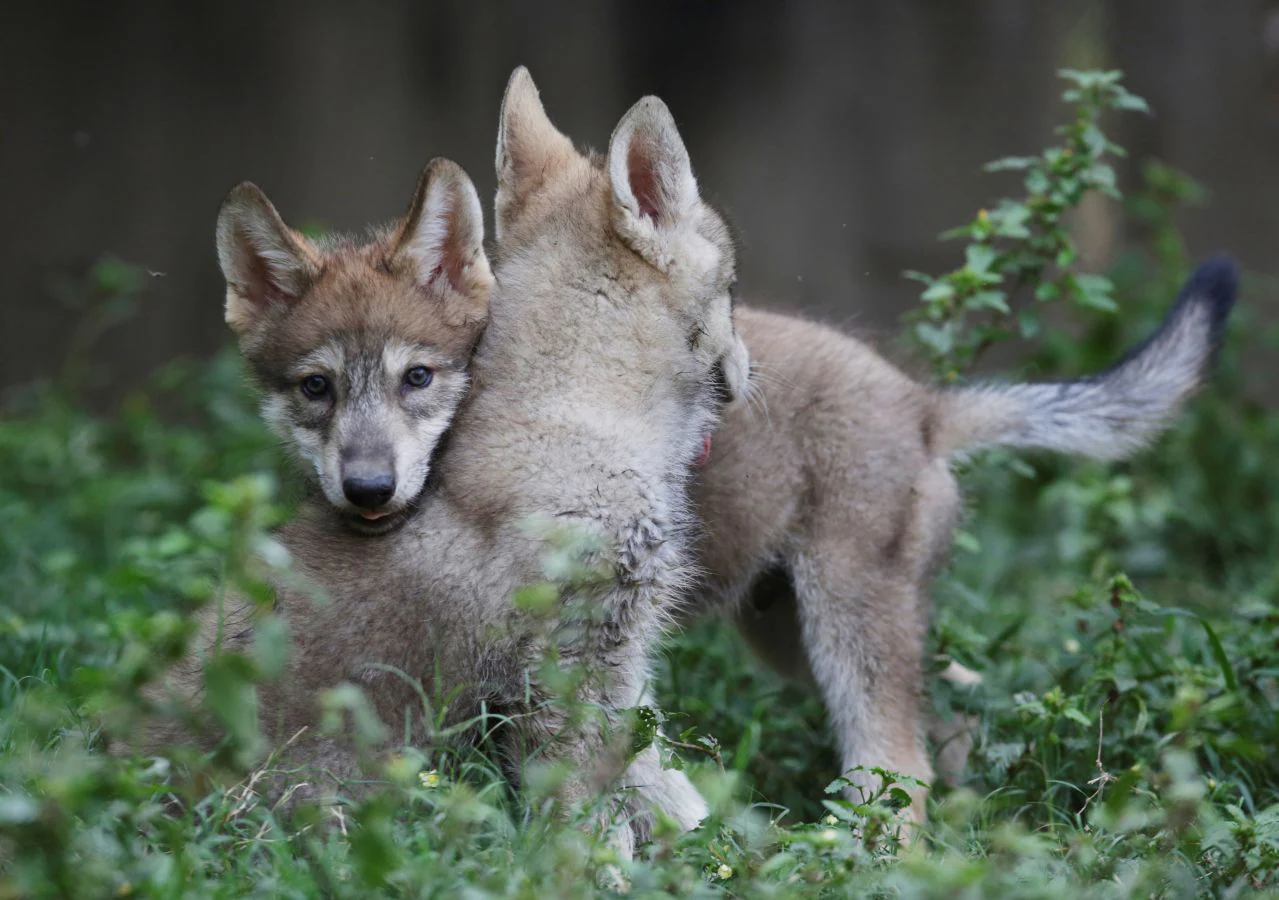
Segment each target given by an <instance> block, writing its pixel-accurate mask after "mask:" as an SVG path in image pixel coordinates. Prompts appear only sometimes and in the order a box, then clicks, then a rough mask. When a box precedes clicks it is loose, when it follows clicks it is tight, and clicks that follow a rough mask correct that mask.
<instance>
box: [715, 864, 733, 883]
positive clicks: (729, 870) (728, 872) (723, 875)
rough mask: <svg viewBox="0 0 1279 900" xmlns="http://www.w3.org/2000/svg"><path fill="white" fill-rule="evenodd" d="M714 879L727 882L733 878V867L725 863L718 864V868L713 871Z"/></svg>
mask: <svg viewBox="0 0 1279 900" xmlns="http://www.w3.org/2000/svg"><path fill="white" fill-rule="evenodd" d="M715 877H716V878H718V879H719V880H720V881H728V879H730V878H732V877H733V867H732V866H730V865H728V864H727V863H720V864H719V868H718V869H716V870H715Z"/></svg>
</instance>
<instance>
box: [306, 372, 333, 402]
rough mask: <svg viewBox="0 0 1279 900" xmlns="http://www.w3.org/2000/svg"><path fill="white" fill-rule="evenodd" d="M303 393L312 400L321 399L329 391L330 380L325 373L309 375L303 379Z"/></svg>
mask: <svg viewBox="0 0 1279 900" xmlns="http://www.w3.org/2000/svg"><path fill="white" fill-rule="evenodd" d="M302 393H303V394H305V395H306V396H307V397H309V398H310V399H312V400H319V399H321V398H322V397H325V396H326V395H327V394H328V393H329V380H328V379H327V378H325V377H324V376H323V375H308V376H306V377H305V378H303V379H302Z"/></svg>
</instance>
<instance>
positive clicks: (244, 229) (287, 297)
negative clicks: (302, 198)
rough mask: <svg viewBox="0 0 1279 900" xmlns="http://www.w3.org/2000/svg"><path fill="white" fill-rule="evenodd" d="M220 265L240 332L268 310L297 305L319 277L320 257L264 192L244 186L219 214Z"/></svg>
mask: <svg viewBox="0 0 1279 900" xmlns="http://www.w3.org/2000/svg"><path fill="white" fill-rule="evenodd" d="M218 263H219V264H220V265H221V267H222V277H223V278H225V279H226V284H227V294H226V320H227V323H228V324H229V325H230V326H231V327H232V328H233V329H234V330H235V331H237V332H241V331H243V330H244V329H245V328H248V327H250V326H251V325H253V323H254V322H256V321H257V320H258V319H259V317H261V316H262V315H263V314H264V313H265V312H266V311H267V309H268V308H269V307H271V306H273V305H277V304H286V303H295V302H297V300H298V299H299V298H300V297H301V296H302V295H303V294H305V293H306V290H307V288H308V287H310V285H311V283H312V282H313V281H314V280H315V277H316V276H317V275H318V274H319V271H320V261H319V254H318V253H317V251H316V249H315V247H314V246H313V245H312V244H311V242H310V241H308V240H307V239H306V238H305V237H303V236H302V235H300V234H298V233H297V232H295V231H293V230H292V229H291V228H289V227H288V226H287V225H285V224H284V220H283V219H281V218H280V214H279V213H278V212H276V211H275V207H274V206H272V205H271V201H270V200H268V199H267V198H266V194H264V193H262V191H261V189H260V188H259V187H258V186H257V185H255V184H250V183H249V182H247V181H246V182H243V183H242V184H239V185H236V187H235V188H234V189H233V190H232V191H231V193H230V194H228V195H227V198H226V199H225V200H223V201H222V208H221V209H219V210H218Z"/></svg>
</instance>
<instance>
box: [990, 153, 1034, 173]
mask: <svg viewBox="0 0 1279 900" xmlns="http://www.w3.org/2000/svg"><path fill="white" fill-rule="evenodd" d="M1037 162H1039V157H1037V156H1005V157H1004V158H1002V159H996V160H993V161H991V162H988V163H986V165H984V166H982V168H983V169H984V170H985V171H987V172H1007V171H1018V170H1021V169H1029V168H1030V167H1031V166H1033V165H1034V164H1035V163H1037Z"/></svg>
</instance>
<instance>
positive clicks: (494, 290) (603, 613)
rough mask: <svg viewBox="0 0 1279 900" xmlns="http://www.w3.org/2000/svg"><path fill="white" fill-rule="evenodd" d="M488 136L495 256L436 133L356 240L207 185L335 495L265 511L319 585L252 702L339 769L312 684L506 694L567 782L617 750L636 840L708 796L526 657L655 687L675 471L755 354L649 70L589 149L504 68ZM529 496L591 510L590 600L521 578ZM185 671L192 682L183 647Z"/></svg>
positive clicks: (392, 694)
mask: <svg viewBox="0 0 1279 900" xmlns="http://www.w3.org/2000/svg"><path fill="white" fill-rule="evenodd" d="M497 158H498V172H499V193H498V205H499V209H500V210H501V219H500V222H501V229H502V231H501V241H500V248H499V249H500V256H499V262H498V265H497V267H496V272H495V278H494V277H492V276H490V273H489V268H488V265H487V263H486V261H485V257H484V254H483V250H482V247H481V238H482V229H481V213H480V208H479V205H478V202H477V200H476V198H475V193H474V190H473V188H472V187H471V185H470V182H469V180H467V179H466V177H465V175H464V174H463V173H462V172H461V170H460V169H458V168H457V167H456V166H454V165H452V164H449V163H443V162H437V163H435V164H433V165H432V166H431V167H430V168H429V169H428V170H427V173H426V174H425V176H424V177H423V179H422V183H421V186H420V188H419V191H418V194H417V196H416V197H415V199H414V201H413V204H412V207H411V209H410V212H409V214H408V216H406V218H405V219H404V220H403V221H402V222H401V223H399V224H397V225H396V226H395V227H393V228H390V229H387V230H384V231H381V232H375V233H374V234H373V235H372V237H371V238H370V239H368V240H367V241H364V242H358V241H351V240H339V241H336V242H331V243H326V244H320V243H315V242H311V241H308V240H307V239H306V238H304V237H302V236H301V235H299V234H298V233H296V232H294V231H292V230H290V229H289V228H287V227H286V226H285V225H284V223H283V222H282V221H281V220H280V217H279V216H278V214H277V213H276V212H275V210H274V209H273V208H272V207H271V206H270V204H269V203H268V202H267V201H266V199H265V197H263V196H262V194H261V192H259V191H257V190H256V189H254V188H252V187H247V186H246V187H241V188H239V189H237V190H236V191H234V192H232V194H231V196H230V197H229V198H228V200H227V202H226V203H225V204H224V207H223V209H222V212H221V215H220V217H219V225H218V245H219V257H220V259H221V261H222V266H223V271H224V274H225V275H226V279H227V319H228V321H229V322H230V323H231V325H232V327H233V328H234V329H235V331H236V333H237V335H238V336H239V339H240V344H241V347H242V349H243V351H244V354H245V356H246V357H247V358H248V360H249V363H250V367H251V368H252V370H253V372H254V373H255V374H256V376H257V379H258V381H259V382H260V383H261V385H262V388H263V390H264V392H265V401H264V409H265V412H266V416H267V418H268V419H269V420H270V421H271V422H272V423H273V424H274V426H275V428H276V429H277V431H279V432H280V433H281V434H282V435H284V437H285V438H286V439H287V440H289V441H290V442H291V443H292V444H293V445H294V447H295V448H296V449H297V451H298V453H299V455H300V456H302V457H303V458H304V459H306V460H307V461H308V462H309V463H310V465H311V467H312V468H313V470H314V474H315V478H314V481H315V483H316V485H317V486H318V489H319V492H322V494H323V498H324V499H323V500H318V499H317V500H315V501H313V502H310V503H308V504H306V505H305V506H304V508H303V510H302V511H301V513H300V515H299V517H298V519H297V520H296V521H295V522H293V523H291V524H290V525H288V526H287V527H286V528H285V529H284V530H283V532H282V535H281V539H282V541H283V543H284V544H285V546H286V547H288V549H289V550H290V552H291V553H292V555H293V559H294V569H295V572H297V573H299V574H300V575H302V576H303V577H305V578H306V579H307V580H308V581H310V582H312V583H313V584H316V585H319V586H321V587H322V588H323V590H324V592H325V593H326V594H327V597H328V602H327V603H324V604H317V603H314V602H312V600H311V599H309V597H308V596H306V595H305V594H304V593H302V592H299V591H297V590H294V589H291V588H289V587H287V586H280V587H279V588H278V590H277V595H276V602H275V607H274V609H275V612H276V614H278V615H279V616H281V617H282V618H283V619H284V621H285V622H286V623H287V625H288V628H289V631H290V634H291V638H292V644H293V647H292V652H291V653H290V655H289V658H288V665H287V670H286V672H285V674H284V676H283V677H282V678H281V679H279V680H278V681H277V682H274V683H271V684H267V685H263V686H262V687H261V688H260V710H261V719H262V721H263V723H264V725H265V727H266V728H267V729H268V730H269V733H270V734H271V735H272V736H273V737H274V738H275V739H277V741H283V740H284V739H286V738H288V737H290V736H292V735H294V734H296V733H298V732H299V731H301V732H303V736H302V737H301V738H300V739H299V740H297V741H295V742H294V743H293V744H292V745H291V749H290V753H291V756H292V758H293V759H294V760H299V761H301V762H303V763H306V764H308V765H309V766H311V767H313V768H314V769H316V770H319V772H328V773H330V774H332V775H334V776H337V777H338V778H343V777H346V776H350V775H352V774H354V773H355V771H356V763H355V760H354V757H353V756H352V754H351V753H350V751H349V748H348V747H347V746H346V744H345V743H344V742H343V741H341V740H340V739H336V738H332V737H327V736H323V735H320V734H317V733H316V729H315V728H314V726H315V724H316V722H317V712H318V710H317V695H318V694H319V693H320V692H322V691H323V689H325V688H329V687H332V686H334V685H337V684H339V683H341V682H353V683H356V684H358V685H360V686H361V687H362V688H363V689H364V691H365V693H366V695H367V697H368V700H369V702H370V703H371V705H372V707H373V709H374V710H375V711H376V713H377V715H378V716H379V718H380V719H381V720H382V721H383V722H384V723H386V724H387V725H388V726H390V733H392V734H395V735H406V736H407V737H408V739H409V740H410V741H414V742H416V741H423V740H426V739H427V738H428V737H429V726H430V723H427V722H424V721H423V719H424V715H423V713H422V709H421V702H420V696H421V694H422V693H423V692H425V694H426V696H427V697H429V698H431V699H432V700H439V699H441V698H447V701H448V702H447V705H448V710H449V713H450V715H451V717H452V719H453V720H467V719H469V718H471V717H473V716H474V715H475V714H476V713H477V712H478V711H479V710H480V709H481V705H482V704H487V706H488V707H489V708H491V709H496V710H498V711H500V712H503V713H506V714H507V715H509V717H510V724H509V725H507V726H506V727H504V728H503V729H502V735H503V738H502V739H503V740H504V741H505V743H506V744H507V746H508V747H509V751H510V752H509V753H508V756H509V757H510V758H511V759H512V760H519V759H520V758H521V757H522V755H523V754H524V753H525V752H527V751H529V750H531V749H534V748H536V749H538V750H539V752H540V754H541V758H542V759H545V760H548V761H553V762H561V763H564V764H566V765H567V767H568V768H569V769H570V770H571V771H572V772H573V773H574V774H575V775H576V780H569V781H566V782H565V783H564V785H563V787H562V788H561V790H560V797H561V800H562V801H564V803H565V804H566V805H568V806H572V805H577V804H582V803H585V802H587V801H588V800H590V799H591V798H592V797H593V795H594V794H595V793H596V792H597V789H598V788H599V787H600V786H601V785H602V784H604V783H607V782H616V781H617V780H618V779H620V783H621V784H623V785H625V786H628V787H631V788H633V789H634V790H633V791H632V792H631V793H630V794H629V797H630V798H631V799H630V800H629V801H628V802H629V804H630V805H629V812H631V813H632V814H633V815H632V816H631V819H632V821H631V822H630V824H629V825H628V826H627V827H624V828H622V829H620V831H619V832H618V833H617V840H618V842H619V844H620V846H621V847H622V849H623V850H628V849H629V847H630V846H631V844H632V842H633V839H634V837H635V835H636V834H637V833H638V834H641V835H642V834H643V832H644V830H645V829H646V828H647V826H648V824H649V821H650V819H649V817H648V816H647V814H646V813H647V811H648V810H650V809H652V808H653V807H656V808H658V809H661V810H662V811H663V812H665V813H666V814H667V815H669V816H671V817H672V818H674V819H675V820H676V821H677V822H678V823H679V824H680V825H681V826H683V827H685V828H689V827H692V826H694V825H695V824H696V823H697V822H698V821H699V820H700V819H701V818H702V817H703V816H704V815H705V811H706V807H705V804H704V802H703V801H702V799H701V797H700V796H699V795H698V794H697V792H696V791H695V790H694V789H693V788H692V786H691V784H690V783H689V782H688V781H687V779H686V778H685V776H684V775H683V774H682V773H680V772H677V771H673V770H667V769H664V768H663V767H662V766H661V765H660V761H659V759H658V755H657V751H656V750H655V749H654V748H651V747H650V748H649V749H647V750H645V751H643V752H642V753H641V754H640V755H639V756H638V757H637V758H635V759H633V760H632V761H630V762H629V764H628V763H627V762H626V757H627V753H626V752H625V750H626V746H627V745H626V742H625V740H624V735H622V734H621V733H620V730H619V729H609V728H605V727H602V726H601V724H600V723H599V721H598V719H595V718H592V717H589V716H587V717H585V718H584V720H583V721H578V720H574V721H572V722H568V721H566V717H565V715H564V713H563V709H562V707H560V706H557V705H554V704H551V703H548V702H546V701H547V700H548V699H549V698H548V691H547V689H545V688H544V687H543V685H542V684H541V681H540V677H539V669H538V667H539V665H540V664H541V663H542V662H543V660H544V658H545V656H546V650H547V648H548V647H554V649H555V651H556V652H557V653H558V657H559V659H560V660H561V661H562V662H564V663H566V664H573V663H578V662H580V663H583V664H584V665H585V667H586V670H587V673H588V677H587V678H586V680H585V682H584V685H583V686H582V687H581V688H580V690H579V699H580V700H581V701H582V702H583V703H585V704H587V705H589V706H590V707H593V708H597V709H602V710H604V711H605V713H607V714H608V715H609V716H611V717H612V718H617V715H616V714H617V713H619V712H620V711H622V710H626V709H629V708H631V707H634V706H636V705H638V704H640V703H641V702H642V700H643V698H644V693H645V690H646V685H647V682H648V677H649V675H648V666H649V659H650V655H651V652H652V650H653V646H654V642H655V641H656V640H657V638H658V637H659V635H660V633H661V631H662V629H663V628H664V627H665V626H666V625H667V624H668V623H669V622H670V621H672V619H673V618H674V615H675V607H676V605H677V604H678V602H679V600H680V598H681V596H682V595H683V593H684V591H685V589H686V588H687V586H688V584H689V583H690V581H691V578H692V572H691V570H690V567H689V565H688V557H689V553H690V538H689V531H690V529H689V528H688V525H687V520H688V516H689V511H690V504H689V502H688V498H687V490H688V484H689V480H690V479H689V473H690V470H691V468H692V465H693V463H694V461H695V460H696V458H697V457H698V455H699V453H700V452H701V451H702V448H703V447H704V445H705V442H706V438H707V435H709V434H710V432H711V431H712V430H713V428H714V426H715V424H716V421H717V417H718V413H719V410H720V407H721V406H722V404H723V403H724V402H725V401H727V400H729V399H731V397H732V396H733V394H734V392H736V391H738V390H740V389H742V388H743V387H744V383H745V379H746V377H747V373H748V370H749V364H748V361H747V358H746V355H745V349H744V347H743V345H742V343H741V341H740V340H738V338H737V337H736V335H735V333H734V330H733V325H732V312H731V298H730V291H729V287H730V285H731V284H732V283H733V281H734V265H735V262H734V251H733V247H732V244H731V241H730V239H729V235H728V231H727V229H726V228H725V226H724V224H723V222H722V220H721V219H720V217H719V216H718V215H717V214H716V213H715V212H714V211H713V210H712V209H711V208H710V207H709V206H707V205H706V204H704V203H703V202H702V200H701V199H700V196H699V194H698V188H697V183H696V180H695V179H694V177H693V174H692V170H691V167H690V164H689V159H688V155H687V153H686V151H685V149H684V145H683V142H682V141H681V139H680V136H679V133H678V131H677V130H676V128H675V124H674V121H673V119H672V118H671V115H670V113H669V112H668V111H667V109H666V107H665V106H664V105H663V104H662V103H661V102H660V101H659V100H657V99H656V98H651V97H650V98H646V99H644V100H641V101H640V102H639V103H637V104H636V105H635V106H634V107H633V108H632V109H631V110H630V112H628V113H627V114H626V115H625V116H624V117H623V118H622V120H621V121H620V123H619V124H618V126H617V128H616V130H615V131H614V133H613V136H612V139H611V141H610V144H609V149H608V154H607V156H606V157H604V158H603V159H600V160H595V159H588V158H587V157H585V156H583V155H581V154H579V153H578V152H577V151H576V150H575V149H574V148H573V146H572V144H571V143H570V142H569V141H568V139H567V138H565V137H564V136H563V135H561V134H560V133H559V132H558V131H556V130H555V129H554V127H553V126H552V125H551V124H550V122H549V120H548V119H547V118H546V116H545V113H544V112H543V111H542V107H541V104H540V102H539V101H538V99H537V94H536V89H535V88H534V87H533V84H532V81H531V80H530V79H529V77H528V75H527V73H526V72H524V70H522V69H521V70H517V71H516V72H515V73H514V75H513V76H512V78H511V82H510V84H509V86H508V89H507V94H506V97H505V100H504V102H503V107H502V114H501V122H500V128H499V138H498V154H497ZM490 291H491V304H490V305H489V321H488V325H487V328H485V329H484V331H483V336H482V338H480V340H479V344H478V347H477V348H476V351H475V353H474V356H473V357H472V359H471V366H470V372H469V375H470V378H471V379H472V381H473V389H472V390H471V392H470V393H469V394H467V395H466V396H465V397H464V396H463V394H464V389H465V377H466V373H465V372H463V371H462V369H463V363H464V361H465V357H466V354H467V352H468V351H469V349H470V346H471V344H472V343H473V342H474V340H475V338H476V335H477V334H478V333H479V329H480V326H481V325H482V324H483V321H484V317H485V316H484V310H485V299H486V297H487V296H488V295H489V294H490ZM454 414H455V417H454ZM450 418H452V421H453V427H452V429H451V431H450V436H449V441H448V446H447V447H442V446H441V444H440V442H439V437H440V435H441V434H442V433H443V431H444V429H445V427H446V426H447V425H448V422H449V420H450ZM335 510H336V512H337V515H334V511H335ZM530 522H544V523H545V522H550V523H557V524H559V525H561V526H574V527H576V528H578V529H580V530H582V531H584V532H586V533H587V534H589V535H590V536H592V537H593V538H594V540H595V542H596V544H597V546H598V548H599V549H598V550H597V551H596V552H595V555H594V557H593V560H592V561H593V562H595V563H598V564H600V565H602V566H603V568H604V570H605V571H606V572H607V577H606V579H605V580H604V582H603V583H602V584H598V585H592V586H589V587H586V588H583V589H581V593H582V594H583V596H581V597H578V598H576V599H577V600H579V601H584V602H585V603H586V604H587V605H588V606H589V607H590V613H591V615H592V624H593V627H590V628H578V627H574V625H575V623H566V627H564V628H562V629H561V628H558V627H557V626H556V623H555V621H554V620H553V619H552V621H551V622H549V623H547V622H545V621H544V620H543V619H542V618H539V617H536V616H533V615H530V614H529V613H528V612H526V611H524V610H522V609H519V608H517V607H516V605H515V604H514V603H513V595H514V593H515V592H516V590H517V589H518V588H520V587H521V586H522V585H526V584H529V583H532V582H535V581H538V580H540V579H542V578H543V577H544V572H543V558H544V554H545V551H546V549H547V547H546V542H545V541H544V540H543V538H542V537H541V536H539V534H538V533H536V531H535V530H530V528H529V527H528V526H529V523H530ZM253 618H254V609H253V608H252V606H251V604H248V603H234V604H232V607H231V608H230V609H229V610H228V611H227V612H226V613H225V615H217V614H216V611H210V613H209V614H208V615H207V619H206V622H205V624H204V631H203V635H202V640H201V641H200V644H202V645H203V647H204V648H206V649H207V648H211V649H213V650H214V652H216V648H214V644H218V646H219V647H220V648H222V649H226V648H233V649H234V648H242V647H244V646H245V645H246V644H247V643H248V642H250V641H251V640H252V636H253V627H252V622H253ZM404 676H407V678H406V677H404ZM175 678H176V680H177V682H178V685H177V686H178V687H179V689H180V690H182V691H183V692H184V693H186V694H197V693H198V690H199V687H198V685H199V673H198V665H196V664H194V661H193V662H192V663H191V664H188V665H186V666H184V667H182V668H180V669H179V670H178V671H177V672H176V673H175ZM612 739H617V740H616V741H613V740H612ZM623 770H624V771H623ZM512 774H513V775H515V776H516V777H518V775H519V769H518V765H516V766H515V767H514V768H513V772H512Z"/></svg>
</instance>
